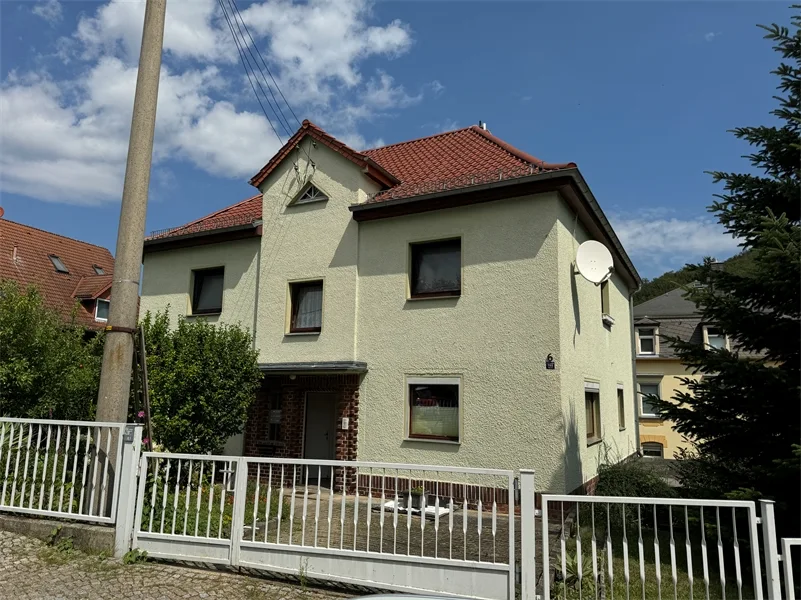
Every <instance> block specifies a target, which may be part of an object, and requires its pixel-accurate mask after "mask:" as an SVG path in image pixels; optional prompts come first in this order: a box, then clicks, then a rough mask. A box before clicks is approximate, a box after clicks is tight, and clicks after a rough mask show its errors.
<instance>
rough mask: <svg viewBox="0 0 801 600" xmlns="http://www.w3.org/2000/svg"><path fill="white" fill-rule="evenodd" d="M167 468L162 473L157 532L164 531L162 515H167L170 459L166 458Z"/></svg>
mask: <svg viewBox="0 0 801 600" xmlns="http://www.w3.org/2000/svg"><path fill="white" fill-rule="evenodd" d="M166 462H167V469H166V471H165V473H164V487H163V488H162V490H161V496H162V498H161V524H160V525H159V533H164V517H165V516H166V515H167V490H169V489H170V488H169V486H170V466H171V465H172V461H171V460H170V459H169V458H167V459H166Z"/></svg>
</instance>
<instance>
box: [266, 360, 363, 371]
mask: <svg viewBox="0 0 801 600" xmlns="http://www.w3.org/2000/svg"><path fill="white" fill-rule="evenodd" d="M259 369H260V370H261V371H262V372H264V373H270V374H274V375H287V374H289V375H300V374H306V375H308V374H310V373H314V374H331V373H366V372H367V363H365V362H360V361H350V360H329V361H322V362H290V363H259Z"/></svg>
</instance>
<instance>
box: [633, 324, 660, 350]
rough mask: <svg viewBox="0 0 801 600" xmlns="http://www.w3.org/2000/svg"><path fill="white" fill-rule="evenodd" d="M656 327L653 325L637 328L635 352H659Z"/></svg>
mask: <svg viewBox="0 0 801 600" xmlns="http://www.w3.org/2000/svg"><path fill="white" fill-rule="evenodd" d="M657 335H658V334H657V329H656V328H654V327H638V328H637V354H640V355H648V354H654V355H655V354H659V341H658V338H657Z"/></svg>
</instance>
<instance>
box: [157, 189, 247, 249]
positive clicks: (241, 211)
mask: <svg viewBox="0 0 801 600" xmlns="http://www.w3.org/2000/svg"><path fill="white" fill-rule="evenodd" d="M258 219H261V194H258V195H256V196H253V197H252V198H248V199H246V200H242V201H241V202H237V203H236V204H233V205H231V206H227V207H225V208H223V209H222V210H218V211H217V212H215V213H212V214H210V215H206V216H205V217H201V218H199V219H197V220H196V221H192V222H191V223H187V224H186V225H181V226H180V227H173V228H172V229H163V230H161V231H156V232H153V233H152V234H151V235H150V236H148V237H147V239H148V240H155V239H159V238H165V237H173V236H177V235H188V234H190V233H201V232H203V231H213V230H216V229H225V228H227V227H236V226H237V225H248V224H250V223H252V222H253V221H256V220H258Z"/></svg>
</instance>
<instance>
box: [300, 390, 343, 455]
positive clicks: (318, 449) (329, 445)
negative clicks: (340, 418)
mask: <svg viewBox="0 0 801 600" xmlns="http://www.w3.org/2000/svg"><path fill="white" fill-rule="evenodd" d="M336 401H337V396H336V394H332V393H329V392H308V393H307V394H306V436H305V437H306V439H305V442H304V447H303V457H304V458H319V459H322V460H332V459H333V458H334V448H335V444H336V434H337V432H336V422H335V414H336V413H335V409H336Z"/></svg>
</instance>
